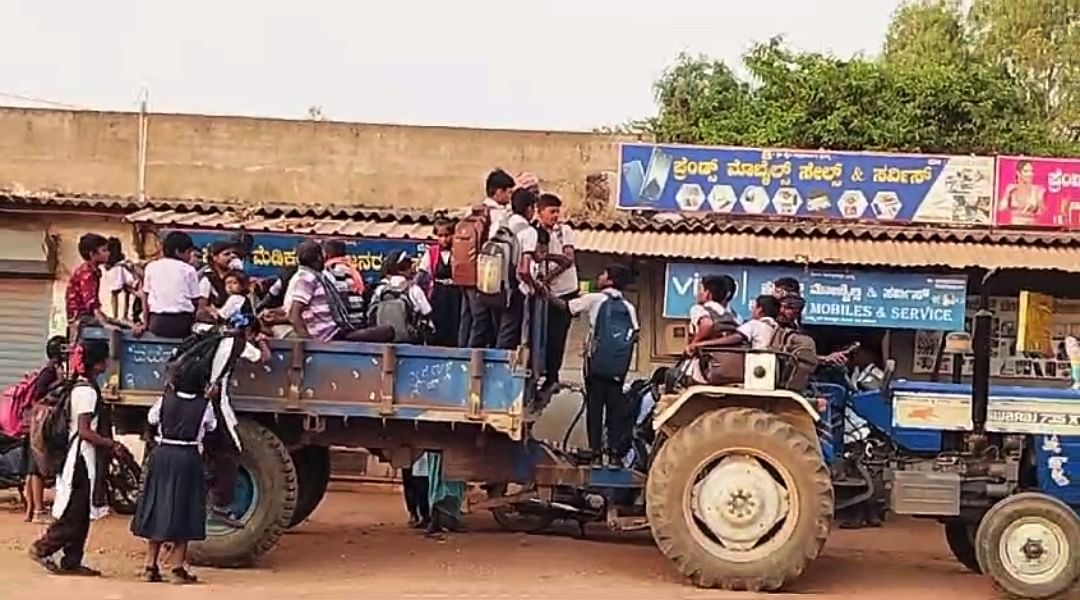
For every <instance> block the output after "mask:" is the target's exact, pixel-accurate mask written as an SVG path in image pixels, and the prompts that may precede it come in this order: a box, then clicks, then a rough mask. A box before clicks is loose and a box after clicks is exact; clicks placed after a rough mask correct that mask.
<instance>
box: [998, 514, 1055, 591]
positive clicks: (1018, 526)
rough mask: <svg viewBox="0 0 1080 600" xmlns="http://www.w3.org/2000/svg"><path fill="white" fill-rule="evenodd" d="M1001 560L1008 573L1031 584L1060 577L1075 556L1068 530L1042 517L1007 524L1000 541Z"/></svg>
mask: <svg viewBox="0 0 1080 600" xmlns="http://www.w3.org/2000/svg"><path fill="white" fill-rule="evenodd" d="M998 553H999V555H1000V557H1001V564H1002V566H1004V567H1005V570H1006V571H1007V572H1008V574H1009V575H1010V576H1011V577H1013V578H1014V579H1017V580H1018V581H1021V582H1023V583H1026V584H1029V585H1041V584H1045V583H1049V582H1051V581H1053V580H1055V579H1056V578H1057V577H1059V576H1060V575H1061V574H1062V573H1063V572H1064V571H1065V570H1066V569H1067V568H1068V567H1069V560H1070V559H1071V550H1070V548H1069V542H1068V539H1067V537H1066V536H1065V531H1064V530H1062V528H1061V527H1060V526H1059V525H1058V524H1057V523H1054V522H1053V521H1050V520H1048V519H1044V518H1041V517H1024V518H1021V519H1017V520H1016V521H1014V522H1012V523H1010V524H1009V526H1008V527H1006V528H1005V531H1004V532H1003V533H1002V535H1001V540H1000V541H999V542H998Z"/></svg>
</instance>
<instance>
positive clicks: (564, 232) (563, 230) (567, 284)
mask: <svg viewBox="0 0 1080 600" xmlns="http://www.w3.org/2000/svg"><path fill="white" fill-rule="evenodd" d="M549 233H550V235H551V240H550V241H549V242H548V255H559V256H565V255H566V250H567V249H568V248H573V247H574V243H575V240H574V230H573V229H571V228H570V226H569V225H567V224H566V223H559V224H558V225H556V226H555V228H554V229H552V230H551V231H550V232H549ZM549 264H550V265H551V267H549V268H555V267H554V263H549ZM578 285H579V283H578V271H577V264H576V263H575V264H571V265H570V268H569V269H567V270H565V271H563V272H562V273H559V275H558V276H557V277H555V279H552V280H551V293H552V295H555V296H565V295H567V294H572V293H574V292H576V291H578Z"/></svg>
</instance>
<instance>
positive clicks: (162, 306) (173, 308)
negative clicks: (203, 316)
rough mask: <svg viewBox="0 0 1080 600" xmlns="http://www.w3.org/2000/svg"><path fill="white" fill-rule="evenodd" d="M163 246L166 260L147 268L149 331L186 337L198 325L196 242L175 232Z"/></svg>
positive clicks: (144, 291) (144, 290) (145, 297)
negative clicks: (196, 309)
mask: <svg viewBox="0 0 1080 600" xmlns="http://www.w3.org/2000/svg"><path fill="white" fill-rule="evenodd" d="M161 246H162V248H161V250H162V257H161V258H159V259H157V260H155V261H152V262H151V263H150V264H148V265H146V269H145V273H144V275H143V286H142V295H143V300H144V302H143V306H145V307H146V311H147V313H148V318H147V329H149V330H150V333H153V334H154V335H156V336H159V337H165V338H185V337H187V336H188V335H190V334H191V328H192V326H193V325H194V324H195V308H196V306H197V302H198V301H199V298H200V293H199V275H198V273H197V272H196V270H195V267H194V266H192V262H193V261H194V257H195V254H196V248H195V243H194V242H193V241H192V240H191V236H189V235H188V234H186V233H184V232H182V231H173V232H171V233H169V234H168V235H166V236H165V239H164V240H163V241H162V244H161Z"/></svg>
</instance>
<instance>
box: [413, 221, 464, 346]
mask: <svg viewBox="0 0 1080 600" xmlns="http://www.w3.org/2000/svg"><path fill="white" fill-rule="evenodd" d="M434 229H435V231H434V233H435V240H436V243H435V244H432V245H431V246H428V248H427V250H426V252H425V253H424V254H423V256H421V257H420V274H419V275H423V276H424V277H426V278H427V280H428V282H427V283H426V285H422V286H421V287H425V288H426V289H427V290H428V294H429V298H430V301H431V321H432V324H433V325H434V327H435V334H434V337H433V338H432V341H431V343H432V344H433V345H435V346H446V347H455V346H457V345H458V341H459V340H458V338H459V333H460V323H461V319H462V318H463V316H464V314H466V313H467V312H468V311H465V310H462V307H463V304H462V294H461V288H459V287H456V286H455V285H454V282H453V275H452V269H451V262H450V248H451V246H452V244H453V240H454V222H453V221H450V220H448V219H438V220H436V221H435V228H434Z"/></svg>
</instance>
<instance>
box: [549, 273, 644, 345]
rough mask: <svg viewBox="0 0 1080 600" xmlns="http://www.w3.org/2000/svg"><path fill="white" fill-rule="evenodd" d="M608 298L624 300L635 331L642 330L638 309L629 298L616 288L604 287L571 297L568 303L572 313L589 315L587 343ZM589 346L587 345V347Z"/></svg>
mask: <svg viewBox="0 0 1080 600" xmlns="http://www.w3.org/2000/svg"><path fill="white" fill-rule="evenodd" d="M608 298H618V299H620V300H622V302H623V304H625V305H626V310H627V311H629V313H630V322H631V323H632V324H633V326H634V331H640V330H641V323H640V322H639V321H638V316H637V309H636V308H634V305H633V304H631V303H630V301H629V300H627V299H626V298H624V297H623V293H622V292H620V291H619V290H617V289H615V288H610V287H609V288H604V289H603V290H601V291H599V292H591V293H589V294H585V295H584V296H578V297H577V298H571V299H570V301H568V302H567V303H566V306H567V308H568V309H569V310H570V314H572V315H574V316H577V315H580V314H581V313H586V314H588V316H589V335H587V336H586V337H585V343H586V344H589V341H590V340H591V339H592V332H593V330H594V329H595V328H596V317H597V315H599V314H600V306H601V305H602V304H603V303H604V302H605V301H607V299H608ZM587 347H588V346H586V348H587Z"/></svg>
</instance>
